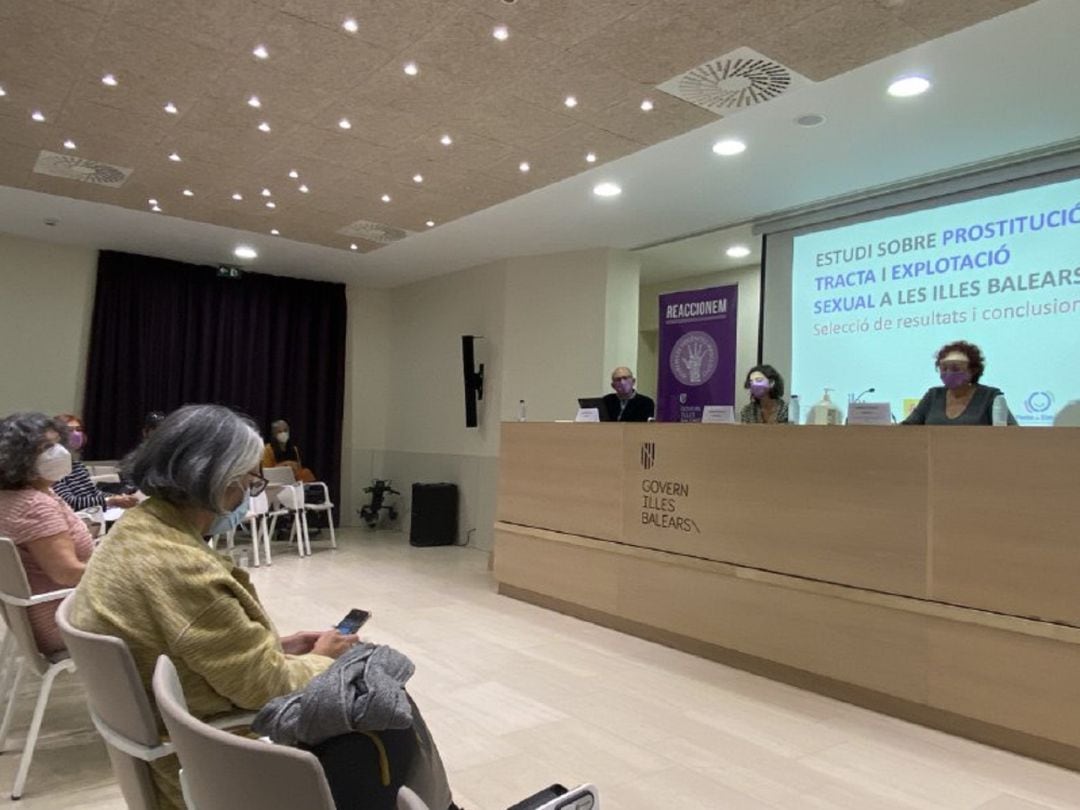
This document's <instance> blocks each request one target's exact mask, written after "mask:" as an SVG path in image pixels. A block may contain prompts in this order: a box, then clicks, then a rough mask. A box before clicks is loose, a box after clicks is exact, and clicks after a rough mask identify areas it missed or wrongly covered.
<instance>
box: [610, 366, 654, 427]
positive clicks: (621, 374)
mask: <svg viewBox="0 0 1080 810" xmlns="http://www.w3.org/2000/svg"><path fill="white" fill-rule="evenodd" d="M636 385H637V380H635V379H634V372H632V371H631V370H630V369H628V368H627V367H626V366H619V367H618V368H616V369H615V370H614V371H612V372H611V389H612V390H613V391H614V392H615V393H613V394H607V395H606V396H605V397H604V407H606V408H607V412H608V418H609V419H610V420H611V421H612V422H648V421H649V420H650V419H652V418H653V415H654V414H655V413H656V403H655V402H653V401H652V399H651V398H649V397H647V396H645V395H644V394H642V393H641V392H640V391H638V390H637V388H636V387H635V386H636Z"/></svg>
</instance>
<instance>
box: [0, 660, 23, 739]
mask: <svg viewBox="0 0 1080 810" xmlns="http://www.w3.org/2000/svg"><path fill="white" fill-rule="evenodd" d="M25 671H26V662H25V661H23V660H21V659H20V660H19V663H18V665H17V666H16V667H15V678H14V679H13V680H12V682H11V693H10V694H9V695H8V697H7V708H6V709H4V720H3V722H2V723H0V751H3V750H4V744H5V743H6V742H7V737H8V732H9V731H10V730H11V718H12V717H14V716H15V697H16V696H17V695H18V693H19V684H20V683H21V682H22V676H23V672H25Z"/></svg>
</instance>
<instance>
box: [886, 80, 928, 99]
mask: <svg viewBox="0 0 1080 810" xmlns="http://www.w3.org/2000/svg"><path fill="white" fill-rule="evenodd" d="M929 89H930V80H929V79H926V78H924V77H922V76H903V77H901V78H899V79H897V80H896V81H894V82H893V83H892V84H890V85H889V95H890V96H895V97H896V98H910V97H911V96H921V95H922V94H923V93H925V92H926V91H927V90H929Z"/></svg>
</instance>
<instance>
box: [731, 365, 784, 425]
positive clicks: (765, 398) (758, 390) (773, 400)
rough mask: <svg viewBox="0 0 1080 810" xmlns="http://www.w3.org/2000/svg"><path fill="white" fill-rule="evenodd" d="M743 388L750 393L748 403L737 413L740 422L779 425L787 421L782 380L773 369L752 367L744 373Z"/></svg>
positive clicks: (769, 367) (766, 366)
mask: <svg viewBox="0 0 1080 810" xmlns="http://www.w3.org/2000/svg"><path fill="white" fill-rule="evenodd" d="M743 388H745V389H746V390H747V391H749V392H750V402H749V403H747V404H746V405H744V406H743V409H742V411H741V412H740V413H739V421H740V422H742V423H744V424H764V425H779V424H784V423H786V422H787V421H788V406H787V403H786V402H784V378H783V377H781V376H780V372H779V371H777V370H776V369H775V368H773V367H772V366H769V365H761V366H754V367H753V368H752V369H750V371H748V372H747V373H746V380H745V381H744V382H743Z"/></svg>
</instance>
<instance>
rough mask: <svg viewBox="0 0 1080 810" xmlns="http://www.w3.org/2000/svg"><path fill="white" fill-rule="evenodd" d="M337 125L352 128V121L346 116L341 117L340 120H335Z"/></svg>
mask: <svg viewBox="0 0 1080 810" xmlns="http://www.w3.org/2000/svg"><path fill="white" fill-rule="evenodd" d="M337 125H338V126H339V127H341V128H342V129H352V123H351V122H350V121H349V119H348V118H342V119H341V120H340V121H338V122H337Z"/></svg>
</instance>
